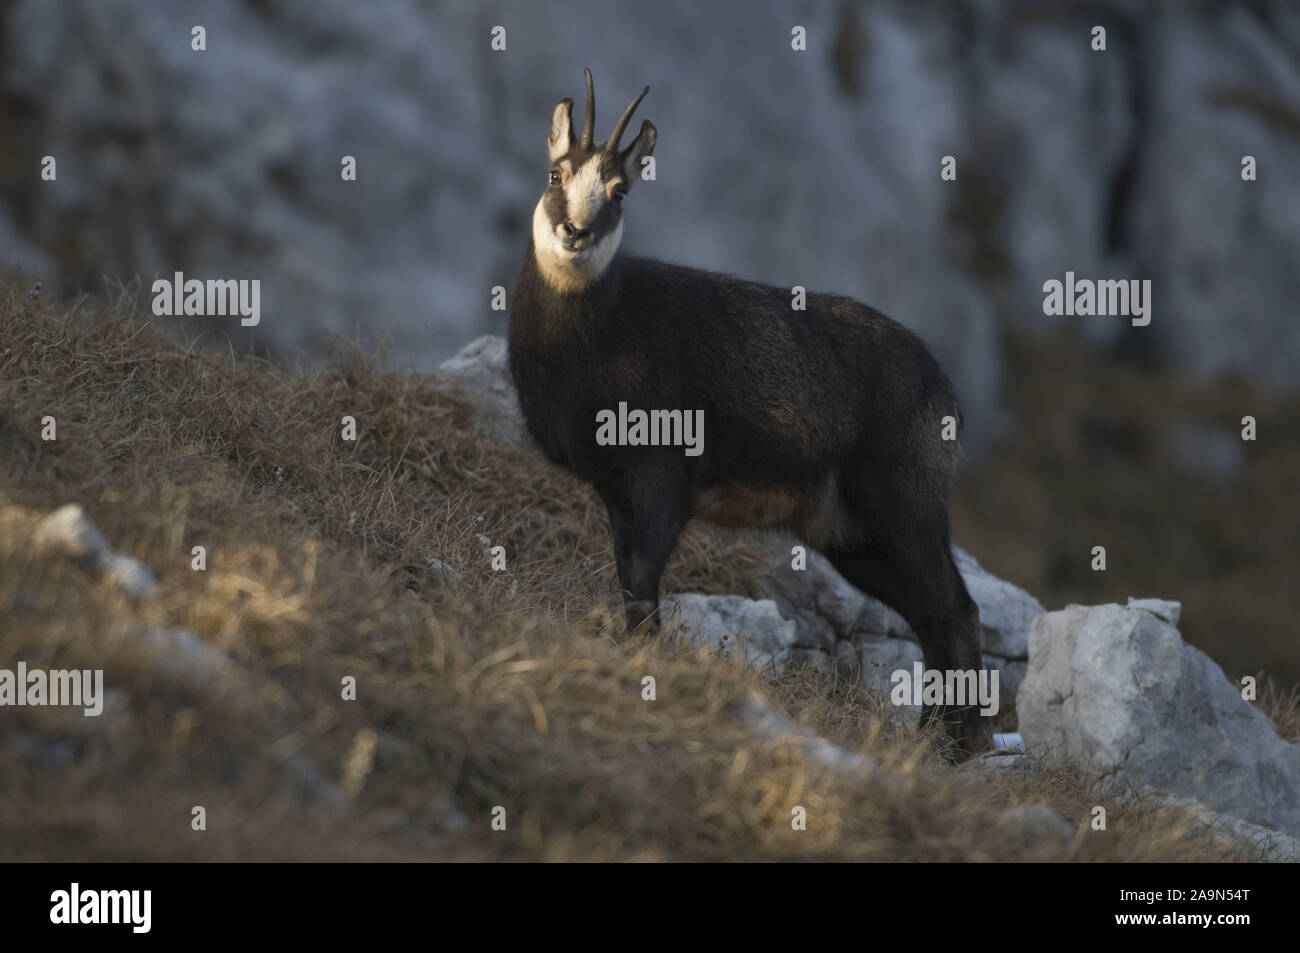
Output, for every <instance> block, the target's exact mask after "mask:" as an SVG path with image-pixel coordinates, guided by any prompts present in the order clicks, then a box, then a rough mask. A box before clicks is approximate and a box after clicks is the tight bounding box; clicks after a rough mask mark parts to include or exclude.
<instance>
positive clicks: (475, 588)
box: [0, 287, 1294, 860]
mask: <svg viewBox="0 0 1300 953" xmlns="http://www.w3.org/2000/svg"><path fill="white" fill-rule="evenodd" d="M0 332H2V333H0V341H2V342H3V343H2V344H0V667H9V668H12V667H14V666H15V665H16V663H17V660H19V659H23V660H25V661H26V662H27V663H28V664H29V665H31V666H48V667H59V668H71V667H76V668H103V669H104V670H105V683H106V686H107V687H108V688H109V689H110V690H111V691H110V696H111V697H110V699H109V702H108V704H107V705H106V709H105V712H104V714H103V715H102V716H100V717H99V718H85V717H82V716H81V715H80V714H79V713H73V712H70V711H68V710H66V709H52V708H21V709H18V708H8V709H3V710H0V845H3V847H2V848H0V854H2V855H3V856H4V858H6V859H13V858H18V859H97V860H105V859H394V860H395V859H456V860H479V859H523V860H539V859H540V860H573V859H581V860H614V859H617V860H665V859H674V860H724V859H767V860H812V859H826V860H1015V859H1071V860H1156V859H1164V860H1193V859H1219V858H1225V857H1233V856H1237V855H1234V854H1232V853H1231V852H1230V851H1229V850H1228V849H1227V848H1226V847H1225V846H1224V845H1222V844H1216V843H1210V842H1208V841H1206V840H1204V839H1197V838H1194V837H1191V836H1189V835H1188V834H1187V828H1186V824H1185V822H1184V819H1183V818H1182V817H1181V815H1179V814H1178V813H1177V812H1171V811H1167V810H1154V809H1150V808H1148V807H1146V806H1144V805H1143V804H1141V803H1138V804H1135V805H1132V806H1129V807H1126V808H1121V807H1118V806H1115V805H1111V806H1110V811H1109V814H1110V817H1109V830H1108V831H1105V832H1093V831H1091V830H1089V829H1088V827H1087V819H1088V818H1089V812H1090V810H1091V808H1092V806H1093V805H1094V804H1097V803H1108V802H1107V801H1105V800H1104V799H1102V798H1099V797H1098V796H1097V795H1096V793H1095V792H1094V791H1093V790H1092V786H1091V784H1090V783H1089V781H1088V780H1087V779H1085V778H1081V777H1079V776H1077V775H1075V774H1073V773H1071V772H1069V771H1064V770H1043V771H1040V772H1039V773H1038V774H1037V775H1036V776H1034V777H1032V778H1028V779H1026V778H1019V777H1007V778H996V779H993V780H989V781H980V780H977V779H974V778H972V777H969V776H967V775H965V774H962V773H959V772H956V771H953V770H951V769H949V768H947V767H945V766H944V765H943V764H941V763H940V762H939V760H938V758H937V757H936V756H935V755H934V753H933V749H932V747H931V745H930V743H929V739H927V738H926V737H925V736H923V735H921V734H920V733H918V732H917V731H916V730H915V729H914V728H911V727H906V728H898V727H892V726H891V723H890V721H889V719H888V718H887V717H886V716H887V713H886V712H884V711H882V709H881V707H880V705H879V702H878V701H877V700H876V699H874V698H872V697H870V696H868V695H865V694H863V693H862V692H860V691H858V690H856V689H852V688H848V687H846V686H844V685H842V684H840V685H837V684H835V683H834V682H832V681H831V680H829V679H828V678H826V677H823V676H820V675H816V674H813V673H807V672H803V673H790V674H786V675H782V676H780V677H776V678H768V677H764V676H761V675H759V674H756V673H754V672H751V671H746V670H744V669H742V668H740V667H738V665H737V664H735V663H732V662H726V661H723V660H719V659H717V658H714V657H711V656H708V655H706V654H704V653H702V652H697V651H693V650H691V649H689V648H686V647H683V646H680V645H674V644H665V643H663V642H661V641H653V642H644V643H639V644H622V643H619V642H616V641H615V640H614V638H613V637H612V631H613V630H612V627H611V626H610V624H609V619H610V618H611V614H612V615H613V616H614V617H617V611H618V605H617V597H616V594H615V589H616V585H615V578H614V572H613V567H612V561H611V559H610V555H609V543H608V539H607V531H606V528H605V526H604V525H603V514H602V512H601V509H600V507H599V506H598V505H597V503H596V501H595V500H594V499H593V497H592V496H591V495H590V494H589V493H588V492H587V491H585V490H583V489H582V488H581V487H579V486H578V485H577V484H576V483H574V482H573V481H571V480H570V479H569V478H567V477H566V476H564V475H563V474H561V473H559V472H557V471H556V470H554V469H553V468H551V467H549V466H547V465H546V464H545V463H544V462H542V461H541V460H540V459H539V458H538V457H536V456H534V455H533V454H532V453H531V452H528V451H526V450H522V449H519V448H517V447H513V446H507V445H502V444H498V443H494V442H491V441H487V440H484V439H482V438H481V437H479V436H476V435H475V434H474V432H473V431H472V429H471V428H470V427H469V426H468V424H469V421H470V419H471V415H470V408H469V407H467V406H466V405H465V404H463V403H462V402H460V401H459V400H458V399H457V398H455V397H454V396H452V395H450V394H446V393H442V392H440V391H439V390H438V389H436V388H435V387H434V386H433V385H432V384H431V383H430V381H429V380H427V379H424V378H420V377H413V376H409V375H396V374H391V373H384V372H381V371H380V370H378V369H377V367H376V365H375V363H374V362H373V361H369V360H367V359H365V358H361V357H358V356H356V355H352V356H348V357H344V358H341V359H340V360H339V362H338V363H337V364H336V365H334V366H333V367H332V369H331V370H330V371H328V372H326V373H321V374H319V375H317V376H314V377H304V376H298V375H294V374H290V373H288V372H285V371H283V370H280V369H277V368H275V367H272V366H269V365H267V364H265V363H261V362H258V361H255V360H251V359H237V360H236V359H233V358H231V357H230V356H229V355H228V354H227V355H224V356H222V355H219V354H218V355H207V354H202V353H200V352H199V351H198V350H197V349H194V348H191V349H186V348H182V347H178V346H176V345H175V344H173V343H171V342H170V341H168V340H166V339H165V338H164V337H163V336H162V335H161V334H160V333H159V332H158V331H157V330H156V329H155V328H153V327H152V326H151V325H150V324H149V323H147V322H145V321H141V320H139V319H137V318H136V317H134V309H133V307H132V306H131V304H130V302H129V299H127V298H123V299H122V300H120V301H119V302H118V304H117V305H116V306H114V307H113V308H111V309H109V310H108V311H107V312H106V313H101V314H91V313H89V309H87V308H85V307H75V308H50V307H48V306H46V305H45V304H43V303H41V302H40V301H38V300H35V299H33V298H32V297H31V296H30V295H28V294H27V293H26V292H25V291H22V290H20V289H17V288H14V287H6V288H3V289H0ZM47 414H48V415H53V416H54V417H55V418H56V419H57V422H58V423H57V426H58V439H57V441H56V442H44V441H42V440H41V438H40V421H41V418H42V417H43V416H45V415H47ZM344 415H352V416H354V417H356V419H357V421H358V423H359V439H358V440H357V441H356V442H355V443H349V442H344V441H342V440H341V439H340V427H339V422H340V419H341V418H342V417H343V416H344ZM69 502H77V503H80V504H82V505H83V506H84V507H85V508H86V509H87V511H88V512H89V514H90V515H91V517H92V518H93V519H94V520H95V522H96V523H97V524H98V525H99V526H100V528H101V529H102V530H103V531H104V533H105V535H106V536H107V537H108V539H109V540H110V542H111V544H112V545H113V546H114V547H115V548H117V549H119V550H121V551H124V552H126V553H128V554H130V555H132V556H135V557H136V558H138V559H141V560H143V561H144V562H146V563H147V564H149V565H150V566H151V567H153V569H154V570H155V572H156V573H157V574H158V577H159V582H160V594H159V596H158V597H157V598H156V599H154V600H151V601H145V602H133V601H130V600H128V599H127V598H125V597H124V596H122V595H121V594H119V593H118V592H117V591H115V590H113V589H111V588H109V587H108V586H107V585H106V584H105V583H104V582H102V581H100V580H98V579H96V578H95V577H94V576H93V575H91V574H90V573H88V572H87V571H86V570H84V569H83V568H81V567H80V566H78V565H77V564H75V563H74V562H72V561H69V560H68V559H66V558H61V557H56V556H51V555H45V554H42V553H41V552H39V551H38V550H37V549H35V548H34V547H33V543H32V536H33V531H34V527H35V526H36V524H37V522H38V521H39V519H40V518H41V517H42V516H44V515H45V514H47V513H48V512H49V511H51V510H52V509H54V508H55V507H56V506H58V505H61V504H64V503H69ZM196 545H203V546H205V547H206V549H207V570H206V571H204V572H196V571H193V570H192V569H191V568H190V561H191V555H190V553H191V548H192V547H193V546H196ZM489 545H502V546H504V547H505V549H506V552H507V558H508V566H509V569H508V570H507V571H505V572H493V571H491V569H490V567H489V561H488V557H487V556H486V554H485V549H486V548H487V546H489ZM434 558H438V559H442V560H444V561H446V562H447V563H450V564H451V565H453V566H455V567H456V568H457V570H458V571H459V572H460V574H461V577H462V579H461V581H460V582H459V583H458V584H456V583H447V582H444V581H443V580H442V579H441V578H440V576H439V575H438V574H437V573H436V572H434V571H433V569H431V567H430V560H432V559H434ZM757 565H758V563H757V555H756V553H755V551H754V549H753V548H752V547H751V546H750V545H749V544H748V543H747V542H746V540H745V539H744V538H743V537H730V536H724V535H721V534H715V533H713V532H711V531H692V533H691V534H690V536H689V538H688V539H687V540H686V542H685V543H684V545H683V546H682V548H681V550H680V552H679V554H678V556H677V557H676V558H675V560H674V562H673V563H672V565H671V567H670V570H669V577H668V579H667V581H666V584H667V586H668V587H669V588H670V589H672V588H678V589H681V588H691V589H701V590H705V591H746V590H747V588H748V583H749V581H750V580H751V579H752V577H753V575H754V572H755V570H756V568H757ZM150 624H165V625H172V626H179V627H183V628H185V629H189V630H191V631H193V632H194V633H197V634H198V636H200V637H201V638H202V639H203V640H204V641H205V642H206V643H207V644H208V645H210V646H212V647H215V648H216V649H219V650H220V651H221V652H223V653H225V654H226V655H227V656H228V657H229V658H230V659H232V660H233V664H232V665H231V667H230V669H229V671H227V672H226V673H224V674H223V675H221V676H220V677H198V678H196V677H193V676H192V675H187V673H186V672H185V671H184V670H181V669H178V668H176V667H175V666H168V665H166V664H163V662H164V660H160V659H158V658H156V657H154V656H153V655H151V653H150V651H149V650H147V649H145V648H142V647H141V640H140V633H141V632H142V631H143V630H144V629H145V628H146V627H147V626H148V625H150ZM347 675H351V676H354V677H355V678H356V680H357V698H356V700H355V701H344V700H342V698H341V697H340V684H341V680H342V679H343V678H344V676H347ZM645 675H653V676H654V677H655V678H656V680H657V699H656V700H655V701H652V702H647V701H643V700H642V696H641V684H642V682H641V680H642V678H643V677H644V676H645ZM754 691H762V692H763V693H765V694H766V695H767V697H768V698H769V699H770V700H771V701H772V702H773V704H774V705H775V706H776V707H778V708H779V709H781V710H783V711H784V712H786V713H787V714H789V715H790V716H791V717H793V718H795V719H796V720H797V721H799V722H801V723H802V724H804V725H807V726H811V727H813V728H815V729H816V730H818V731H820V732H822V733H823V734H826V735H828V736H830V737H833V738H835V739H836V740H838V741H839V742H840V743H842V744H844V745H845V746H847V747H849V748H850V749H852V750H854V751H863V752H867V753H870V754H871V755H872V756H873V757H874V758H876V759H877V760H878V761H880V762H881V763H882V764H883V765H885V766H886V767H887V768H889V769H890V770H891V771H892V772H895V773H896V774H897V776H898V777H900V778H901V779H903V787H902V788H901V789H895V788H893V787H889V788H881V787H877V786H875V785H874V784H872V783H868V782H863V781H859V780H855V779H854V778H852V777H849V776H845V775H842V774H839V773H835V772H832V771H829V770H828V769H826V768H825V767H824V766H822V765H821V764H820V763H819V762H817V761H816V760H814V759H813V758H811V756H810V755H808V754H807V753H806V752H805V751H804V749H802V748H801V747H800V746H799V745H797V744H796V743H794V742H787V741H784V740H778V741H763V740H759V739H757V738H755V736H754V735H753V733H752V731H751V730H750V729H749V728H747V727H746V725H744V724H743V723H742V722H741V721H740V720H739V719H738V718H737V716H736V712H737V710H738V708H739V707H740V705H741V703H742V702H743V700H744V699H746V698H747V697H749V695H750V693H751V692H754ZM1291 709H1292V711H1294V705H1292V706H1291ZM1290 724H1292V725H1294V719H1293V720H1292V721H1291V722H1290ZM1031 801H1043V802H1046V803H1048V804H1050V805H1051V806H1053V807H1055V808H1057V809H1059V810H1060V811H1062V812H1063V813H1064V814H1065V815H1066V816H1067V817H1069V818H1073V819H1077V821H1078V824H1079V833H1078V834H1077V835H1076V836H1075V838H1074V840H1073V842H1072V843H1071V844H1069V845H1062V844H1059V843H1051V842H1045V841H1035V840H1034V839H1033V838H1031V837H1027V836H1025V835H1024V834H1023V833H1022V832H1020V831H1018V830H1016V829H1014V828H1012V827H1009V826H1008V825H1007V824H1006V823H1005V822H1004V821H1003V820H1002V819H1001V814H1002V812H1003V811H1004V810H1005V809H1006V808H1007V807H1009V806H1014V805H1017V804H1021V803H1026V802H1031ZM194 805H203V806H204V807H205V808H206V811H207V830H206V831H205V832H195V831H192V830H191V828H190V818H191V808H192V807H193V806H194ZM496 805H501V806H504V807H505V808H506V811H507V822H508V829H507V830H506V831H504V832H500V831H493V830H492V829H491V825H490V821H491V812H492V809H493V807H494V806H496ZM796 805H801V806H803V807H804V808H806V809H807V813H808V829H807V830H806V831H795V830H792V827H791V809H792V808H793V807H795V806H796Z"/></svg>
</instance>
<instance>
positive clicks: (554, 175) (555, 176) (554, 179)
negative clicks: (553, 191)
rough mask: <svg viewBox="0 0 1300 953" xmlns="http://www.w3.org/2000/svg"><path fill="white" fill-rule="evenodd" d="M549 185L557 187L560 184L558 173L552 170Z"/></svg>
mask: <svg viewBox="0 0 1300 953" xmlns="http://www.w3.org/2000/svg"><path fill="white" fill-rule="evenodd" d="M550 183H551V185H559V184H560V173H559V172H557V171H555V170H554V169H552V170H551V178H550Z"/></svg>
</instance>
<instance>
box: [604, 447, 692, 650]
mask: <svg viewBox="0 0 1300 953" xmlns="http://www.w3.org/2000/svg"><path fill="white" fill-rule="evenodd" d="M639 477H640V478H639V479H638V480H637V481H636V483H635V484H634V485H632V486H623V487H619V488H618V489H616V490H610V491H605V492H602V493H601V496H602V497H603V498H604V500H605V508H606V510H607V511H608V512H609V522H610V527H611V529H612V530H613V533H614V560H615V562H616V564H617V566H618V582H619V587H620V588H621V589H622V590H623V604H624V608H625V609H626V612H627V634H628V635H633V634H636V633H638V632H642V633H645V634H652V633H654V632H657V631H658V630H659V581H660V579H661V578H662V577H663V572H664V567H665V566H666V565H667V564H668V557H669V556H671V555H672V552H673V548H674V547H675V546H676V545H677V538H678V537H679V536H680V535H681V532H682V530H683V529H684V528H685V526H686V523H687V520H689V518H690V514H689V507H688V505H687V497H686V494H685V493H684V492H683V483H684V481H683V480H682V479H680V478H678V477H677V476H676V475H673V474H669V473H644V472H643V473H641V474H639Z"/></svg>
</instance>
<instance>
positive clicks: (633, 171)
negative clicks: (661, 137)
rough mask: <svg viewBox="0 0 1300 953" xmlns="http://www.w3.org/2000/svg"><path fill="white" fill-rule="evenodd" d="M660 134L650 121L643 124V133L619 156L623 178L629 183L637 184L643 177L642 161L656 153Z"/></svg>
mask: <svg viewBox="0 0 1300 953" xmlns="http://www.w3.org/2000/svg"><path fill="white" fill-rule="evenodd" d="M657 135H658V132H657V131H656V130H655V124H654V123H652V122H651V121H650V120H649V119H646V120H644V121H643V122H642V123H641V131H640V132H639V133H637V137H636V138H635V139H633V140H632V144H631V145H630V146H628V147H627V148H626V149H624V150H623V151H622V153H620V154H619V157H618V159H619V163H620V164H621V165H622V166H623V176H624V177H625V178H626V179H627V181H628V182H635V181H636V180H637V179H639V178H640V177H641V160H642V159H644V158H645V157H646V156H648V155H653V154H654V151H655V137H656V136H657Z"/></svg>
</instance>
